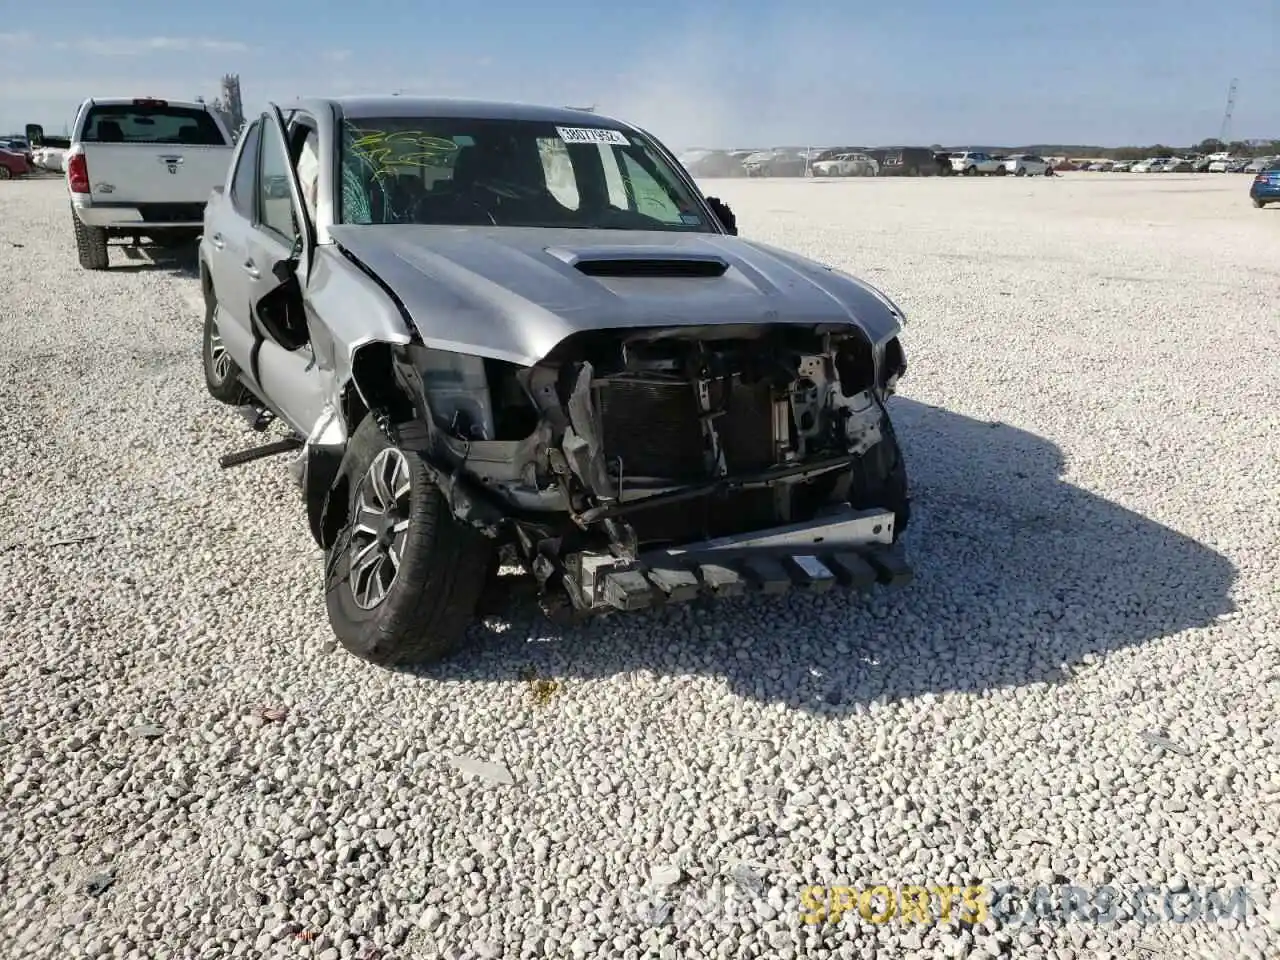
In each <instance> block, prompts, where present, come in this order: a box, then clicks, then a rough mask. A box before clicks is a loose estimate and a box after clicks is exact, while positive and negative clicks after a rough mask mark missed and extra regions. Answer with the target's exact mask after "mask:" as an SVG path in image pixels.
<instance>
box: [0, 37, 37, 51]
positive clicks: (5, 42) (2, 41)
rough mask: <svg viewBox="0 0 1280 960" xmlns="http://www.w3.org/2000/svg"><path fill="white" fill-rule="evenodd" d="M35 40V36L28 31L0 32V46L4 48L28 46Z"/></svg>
mask: <svg viewBox="0 0 1280 960" xmlns="http://www.w3.org/2000/svg"><path fill="white" fill-rule="evenodd" d="M35 42H36V38H35V37H34V36H33V35H31V34H29V33H0V47H4V48H5V49H10V48H13V47H29V46H31V45H32V44H34V43H35Z"/></svg>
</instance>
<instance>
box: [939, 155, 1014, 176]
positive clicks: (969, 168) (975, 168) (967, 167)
mask: <svg viewBox="0 0 1280 960" xmlns="http://www.w3.org/2000/svg"><path fill="white" fill-rule="evenodd" d="M951 169H952V170H954V171H955V172H956V173H959V174H963V175H964V176H966V177H976V176H977V175H978V174H980V173H981V174H990V173H995V172H997V171H1003V170H1004V167H1003V166H1002V165H1001V163H1000V161H999V160H997V159H996V158H995V157H993V156H991V155H990V154H987V153H983V152H981V151H977V150H966V151H964V152H963V153H953V154H952V155H951Z"/></svg>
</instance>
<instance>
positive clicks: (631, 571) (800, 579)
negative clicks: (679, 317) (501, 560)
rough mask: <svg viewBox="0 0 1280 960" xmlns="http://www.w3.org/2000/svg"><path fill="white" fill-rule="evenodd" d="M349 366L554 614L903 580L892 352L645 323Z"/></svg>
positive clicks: (366, 358) (388, 423)
mask: <svg viewBox="0 0 1280 960" xmlns="http://www.w3.org/2000/svg"><path fill="white" fill-rule="evenodd" d="M356 361H357V362H356V363H355V364H354V365H353V371H352V372H353V377H354V380H355V382H356V383H357V384H359V385H361V390H360V392H361V394H362V400H363V402H365V403H367V404H368V408H369V411H370V413H371V414H372V415H374V416H376V417H378V418H379V419H380V421H381V422H382V424H383V427H384V429H385V430H386V431H387V432H388V435H389V436H390V438H391V439H392V441H393V442H395V443H396V444H397V445H398V446H400V447H401V448H404V449H411V450H415V451H417V452H418V453H419V454H420V455H421V456H422V458H423V459H424V461H425V462H426V463H428V464H429V465H430V467H431V469H432V471H433V472H434V475H435V477H436V480H437V483H438V484H439V486H440V489H441V491H442V494H443V496H444V497H445V499H446V501H447V502H448V504H449V505H450V508H451V509H452V510H453V512H454V514H455V516H457V517H458V518H459V520H461V521H462V522H465V523H468V524H471V525H473V526H475V527H477V528H479V529H481V530H483V531H484V532H486V533H487V534H489V535H490V536H493V537H495V538H498V539H499V540H500V541H502V542H503V543H505V544H510V545H512V546H513V547H514V548H515V550H516V552H517V554H518V555H519V557H520V559H521V561H522V562H523V564H524V566H525V567H526V568H527V570H528V571H529V572H531V573H532V574H533V575H534V576H535V577H536V578H537V580H538V582H539V585H540V587H541V592H542V595H543V597H544V599H545V600H546V601H547V602H548V603H549V604H550V605H551V606H552V607H556V606H558V607H559V608H560V609H561V612H568V613H577V614H591V613H602V612H607V611H610V610H635V609H640V608H644V607H647V606H651V605H655V604H661V603H668V602H678V601H682V600H689V599H693V598H694V597H696V596H699V595H707V594H709V595H717V596H724V595H734V594H738V593H742V592H746V591H748V590H753V589H755V590H762V591H764V592H782V591H785V590H787V589H790V588H791V587H803V588H807V589H811V590H824V589H828V588H829V587H831V586H833V585H835V584H842V585H844V586H853V587H864V586H870V585H871V584H873V583H876V582H880V583H893V584H900V583H903V582H906V581H907V580H909V579H910V575H911V572H910V569H909V567H908V566H907V565H906V563H905V561H904V560H903V558H902V555H901V553H900V552H899V551H897V550H895V549H893V547H894V545H895V544H896V542H897V540H898V537H899V535H900V534H901V532H902V530H903V528H904V527H905V525H906V522H907V516H908V493H907V484H906V474H905V469H904V467H903V464H902V460H901V455H900V451H899V449H898V445H897V441H896V437H895V436H894V433H893V427H892V424H891V422H890V420H889V417H888V413H887V411H886V409H885V406H884V401H885V400H886V399H887V397H888V396H889V395H890V394H891V393H892V392H893V390H894V387H895V385H896V382H897V379H898V378H899V377H900V376H901V375H902V373H903V372H904V371H905V366H906V364H905V358H904V356H903V352H902V349H901V345H900V343H899V342H898V340H897V339H896V337H895V338H892V339H889V340H888V341H886V342H884V343H880V344H872V343H870V342H869V341H868V340H867V338H866V337H865V336H864V335H863V333H862V331H861V330H860V329H859V328H857V327H853V326H849V325H831V326H826V327H822V326H815V327H809V328H805V327H796V326H784V325H776V326H775V325H758V324H752V325H742V326H707V327H690V326H679V327H650V328H642V329H626V330H595V331H588V332H583V333H578V334H574V335H572V336H570V337H568V338H567V339H565V340H563V341H562V342H561V343H560V344H559V345H558V346H557V347H556V348H555V349H554V350H553V351H552V352H551V353H550V354H548V355H547V356H546V357H545V358H544V359H543V360H542V361H541V362H539V363H537V364H536V365H534V366H531V367H520V366H516V365H514V364H510V363H506V362H503V361H496V360H491V359H485V358H479V357H473V356H467V355H463V354H456V353H448V352H443V351H439V350H433V349H429V348H427V347H425V346H422V345H421V344H411V345H407V346H399V345H396V346H392V345H385V344H381V345H380V344H374V345H370V346H369V347H366V348H364V349H362V350H361V351H358V352H357V355H356ZM379 368H381V369H379ZM375 384H376V385H379V386H377V387H372V386H371V385H375Z"/></svg>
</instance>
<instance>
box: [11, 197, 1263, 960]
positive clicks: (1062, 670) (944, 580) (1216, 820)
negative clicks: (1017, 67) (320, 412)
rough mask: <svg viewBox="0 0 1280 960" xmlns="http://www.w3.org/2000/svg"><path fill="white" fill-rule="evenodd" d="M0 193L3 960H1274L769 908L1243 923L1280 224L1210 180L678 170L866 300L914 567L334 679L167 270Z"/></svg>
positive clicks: (183, 287) (52, 212)
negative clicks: (888, 303)
mask: <svg viewBox="0 0 1280 960" xmlns="http://www.w3.org/2000/svg"><path fill="white" fill-rule="evenodd" d="M0 187H3V189H0V249H3V250H4V253H3V257H4V261H3V266H4V269H0V329H2V330H3V337H0V411H3V413H2V414H0V424H2V428H0V435H2V436H3V437H4V440H5V443H4V456H3V458H2V459H0V836H3V837H4V838H5V841H4V846H3V853H2V854H0V943H5V944H6V945H11V948H10V950H9V953H12V955H14V956H22V957H28V956H29V957H38V958H55V957H56V958H63V957H77V956H111V957H118V958H144V957H154V956H166V957H167V956H174V957H215V956H233V957H254V958H257V957H283V956H310V957H312V958H321V960H333V958H334V957H339V958H344V960H350V958H355V960H374V958H378V960H400V958H405V957H433V956H434V957H455V958H463V957H467V958H470V957H474V956H506V957H522V958H524V957H536V956H540V955H547V956H557V957H565V956H591V957H607V958H619V960H632V958H639V957H659V958H668V957H669V958H675V957H681V958H701V957H707V958H710V957H730V956H768V957H777V958H788V957H800V956H805V957H810V956H811V957H831V958H835V957H877V956H895V957H897V956H922V957H937V956H950V957H962V956H969V957H995V956H1001V955H1009V954H1013V955H1017V956H1025V957H1028V958H1031V957H1038V958H1042V960H1068V958H1081V960H1083V958H1095V957H1113V958H1119V957H1129V956H1138V955H1145V954H1143V953H1142V952H1141V951H1140V950H1139V947H1143V948H1145V949H1147V950H1148V951H1150V953H1151V955H1160V956H1171V957H1172V956H1178V957H1200V956H1233V957H1234V956H1241V957H1254V956H1256V957H1264V956H1272V955H1274V951H1275V945H1276V942H1277V940H1276V936H1277V933H1276V930H1277V921H1276V919H1275V918H1276V917H1277V916H1280V913H1277V912H1275V910H1274V909H1273V908H1272V909H1271V912H1270V913H1267V914H1262V915H1260V916H1256V917H1253V918H1250V919H1246V920H1244V921H1238V920H1234V919H1230V918H1228V919H1226V920H1218V921H1213V922H1210V921H1208V920H1205V919H1200V920H1197V921H1195V922H1187V923H1173V922H1160V923H1154V924H1148V925H1143V924H1141V923H1139V922H1138V921H1137V920H1136V919H1135V918H1134V917H1135V913H1134V909H1133V907H1132V904H1130V903H1125V904H1123V905H1122V907H1121V908H1120V909H1119V910H1118V912H1117V915H1116V918H1115V919H1113V920H1111V921H1110V922H1105V920H1103V921H1098V922H1094V921H1089V922H1083V921H1078V922H1075V923H1072V924H1067V923H1061V922H1055V921H1039V922H1036V921H1034V920H1033V921H1032V922H1031V923H1023V922H1021V921H1022V918H1021V916H1020V915H1018V916H1013V915H1010V916H1001V917H994V916H993V917H991V918H989V919H988V920H987V922H986V923H984V924H982V925H978V926H974V927H967V926H966V925H965V924H963V923H960V922H959V921H957V920H956V919H955V917H954V916H953V918H952V920H951V921H950V922H949V923H947V924H945V925H943V924H933V925H928V926H925V925H921V926H919V927H913V926H912V925H911V924H907V923H902V922H899V921H898V920H894V921H892V922H889V923H886V924H883V925H872V924H868V923H867V922H865V921H864V920H863V919H862V918H861V917H860V916H859V915H858V913H857V910H856V909H855V910H854V911H852V912H851V913H850V914H849V915H847V916H846V917H845V918H844V920H843V921H842V922H841V923H839V924H827V925H825V926H817V925H807V924H805V923H804V922H803V920H802V918H801V914H802V912H803V911H804V909H805V908H804V907H803V906H802V904H801V903H800V901H799V899H798V898H799V895H800V891H801V890H802V889H803V888H804V887H805V886H806V885H809V884H824V885H849V886H854V887H857V888H865V887H868V886H871V885H874V884H877V883H887V884H890V885H892V886H895V887H900V886H902V885H907V884H926V885H956V886H964V885H971V884H975V883H988V884H990V883H995V882H996V881H1007V882H1009V883H1010V884H1013V885H1014V886H1016V887H1017V888H1019V889H1021V890H1022V891H1023V892H1024V894H1025V893H1028V892H1029V891H1030V890H1031V889H1032V888H1033V887H1034V885H1035V884H1037V883H1038V882H1042V881H1043V882H1050V883H1059V884H1061V883H1069V884H1074V885H1077V886H1080V887H1083V888H1086V889H1088V890H1093V889H1096V888H1097V887H1098V886H1099V885H1102V884H1111V885H1112V886H1114V887H1115V888H1116V889H1118V890H1123V891H1126V892H1132V891H1133V889H1134V888H1136V886H1137V885H1140V884H1151V885H1153V886H1156V887H1158V888H1161V890H1169V891H1177V892H1178V893H1179V895H1182V896H1185V895H1187V894H1188V893H1189V892H1191V891H1204V890H1205V889H1206V888H1213V889H1217V890H1220V891H1229V888H1230V887H1231V885H1233V884H1244V885H1246V886H1247V887H1248V888H1249V890H1250V891H1251V893H1252V894H1253V895H1254V897H1255V900H1256V902H1257V903H1258V904H1259V905H1260V906H1265V905H1266V904H1267V903H1272V904H1273V905H1274V903H1275V902H1277V901H1274V900H1272V899H1271V898H1272V887H1271V886H1270V885H1272V884H1274V878H1275V877H1276V876H1277V874H1278V873H1280V805H1277V803H1276V797H1277V795H1278V794H1280V750H1277V746H1278V743H1277V733H1276V726H1277V725H1276V703H1277V695H1278V694H1280V666H1277V665H1278V664H1280V603H1277V591H1276V584H1277V583H1280V413H1278V412H1277V411H1280V352H1278V351H1277V349H1276V334H1277V330H1278V329H1280V266H1278V264H1280V231H1277V230H1276V226H1277V223H1280V221H1278V220H1277V215H1276V214H1275V213H1273V212H1272V211H1271V210H1265V211H1259V210H1254V209H1253V208H1252V207H1251V206H1250V205H1249V203H1248V201H1247V198H1246V196H1245V191H1246V189H1247V187H1246V178H1241V177H1233V176H1229V175H1222V176H1212V175H1209V176H1181V175H1172V174H1170V175H1159V176H1150V177H1142V176H1141V175H1138V176H1130V175H1115V176H1111V175H1103V174H1099V175H1092V174H1089V175H1085V174H1068V175H1066V176H1064V177H1061V178H1058V179H1049V180H1041V179H1036V180H1013V179H1006V180H1003V181H1001V180H995V179H986V178H983V179H978V180H968V179H956V180H949V179H931V180H901V181H898V180H892V179H875V180H863V181H848V182H834V181H833V182H812V181H798V180H797V181H793V182H776V181H775V182H760V181H732V182H717V183H713V184H708V185H707V188H708V192H709V193H711V194H714V195H719V196H721V197H723V198H725V199H726V200H728V201H729V202H730V203H731V204H732V205H733V207H734V208H735V210H736V212H737V214H738V219H739V224H740V227H741V230H742V233H743V235H744V236H747V237H751V238H756V239H760V240H762V241H765V242H768V243H775V244H779V245H781V246H784V247H788V248H791V249H793V250H796V251H798V252H800V253H803V254H807V255H810V256H813V257H816V258H817V259H819V260H821V261H823V262H826V263H828V264H830V265H832V266H835V267H838V268H840V269H844V270H849V271H851V272H853V273H855V274H858V275H860V276H862V277H864V278H866V279H867V280H869V281H871V282H873V283H875V284H876V285H878V286H880V287H881V288H882V289H884V290H885V291H886V292H887V293H889V294H890V295H891V296H892V297H893V298H894V299H895V300H896V301H897V302H898V303H899V304H901V305H902V306H903V307H904V308H905V310H906V311H907V314H908V317H909V325H908V328H907V331H906V334H905V338H904V343H905V345H906V350H907V357H908V361H909V364H910V368H909V371H908V375H907V377H906V379H905V380H904V382H903V384H902V390H903V393H902V396H900V397H898V398H896V399H895V400H894V401H893V403H892V405H891V409H893V410H894V412H895V418H896V424H897V428H898V433H899V435H900V436H901V438H902V442H903V444H904V446H905V451H906V456H907V462H908V467H909V470H910V475H911V480H912V486H913V489H914V492H915V496H916V502H915V512H914V516H913V522H912V528H911V530H910V531H909V532H908V534H907V542H908V548H909V550H910V552H911V555H912V558H913V560H914V563H915V565H916V568H917V580H916V582H915V583H914V584H913V585H911V586H910V587H909V588H907V589H905V590H903V591H900V592H896V593H874V594H870V595H867V596H865V597H850V596H846V595H843V594H830V595H826V596H822V597H814V598H805V597H793V598H785V599H782V600H773V601H766V600H742V601H736V602H732V603H725V604H723V605H721V606H719V607H718V608H717V609H715V610H712V611H702V610H692V609H690V610H679V611H671V612H669V613H665V614H664V613H654V614H648V615H643V616H636V617H630V618H627V617H621V618H616V619H611V620H607V621H601V622H598V623H594V624H591V625H588V626H585V627H582V628H580V629H578V630H575V631H571V632H566V631H561V630H556V629H553V628H551V627H549V626H547V625H546V624H544V623H542V622H541V621H540V620H532V621H528V622H522V623H520V624H518V625H516V629H508V628H507V627H508V626H509V625H502V626H500V627H493V628H492V629H490V628H488V627H477V630H476V632H475V647H474V649H473V650H471V651H469V652H468V653H466V654H465V655H463V656H460V657H459V658H457V659H456V660H455V661H452V662H451V663H449V664H447V665H443V666H441V667H440V668H438V669H435V670H433V671H431V672H430V676H422V675H415V674H411V673H390V672H385V671H380V670H376V669H373V668H370V667H369V666H367V665H365V664H363V663H361V662H359V661H357V660H355V659H354V658H352V657H350V656H348V655H346V654H345V653H344V652H343V651H342V650H341V649H340V648H338V649H337V650H336V651H335V649H334V646H333V638H332V635H331V634H330V632H329V629H328V625H327V622H326V619H325V612H324V601H323V598H322V595H321V587H320V557H319V554H318V551H317V550H316V549H315V548H314V546H313V544H312V543H311V541H310V539H309V537H308V534H307V532H306V526H305V519H304V517H303V514H302V510H301V506H300V503H299V501H298V498H297V495H296V493H295V491H294V488H293V487H292V485H291V481H290V479H289V477H288V474H287V471H286V469H285V464H284V462H283V461H281V460H268V461H264V462H260V463H255V464H251V465H248V466H245V467H241V468H237V469H236V470H234V471H228V472H225V473H224V472H222V471H220V470H219V469H218V468H217V466H216V460H217V457H218V456H219V455H221V454H223V453H225V452H227V451H229V450H233V449H240V448H242V447H245V446H249V445H251V444H252V443H253V442H255V439H256V438H255V437H254V436H253V435H251V434H250V433H249V431H248V429H247V427H246V426H245V425H244V424H243V423H242V422H241V421H240V420H239V419H238V418H236V417H235V416H234V415H233V414H231V413H229V412H228V411H227V410H226V409H225V408H222V407H220V406H218V405H217V404H216V403H214V402H213V401H212V400H210V399H209V398H208V397H207V396H206V394H205V393H204V389H203V382H202V378H201V370H200V354H199V349H200V324H201V316H200V314H199V312H198V309H197V307H198V298H199V292H200V291H199V282H198V280H197V278H196V277H195V275H194V274H193V273H192V272H191V271H190V270H183V269H179V268H176V267H173V266H171V265H165V264H160V265H152V264H151V263H149V262H148V260H147V258H146V257H145V256H144V257H143V258H142V259H141V260H140V261H139V266H137V267H136V268H134V267H133V266H132V264H131V263H130V261H129V258H128V257H127V255H126V254H125V253H124V252H122V251H113V253H112V264H113V269H111V270H110V271H108V272H105V273H88V272H85V271H82V270H80V269H79V267H78V266H77V265H76V261H75V254H74V247H73V244H72V235H71V224H70V221H69V217H70V214H69V212H68V209H67V201H66V195H65V191H64V187H63V186H62V183H61V181H58V180H55V181H52V182H50V181H38V180H34V181H18V182H10V183H4V184H0ZM13 242H19V243H21V244H22V246H21V247H15V246H12V243H13ZM326 654H329V655H326ZM525 668H529V669H532V670H534V671H536V673H537V675H538V676H542V677H549V678H555V679H557V680H560V681H561V688H560V691H559V693H558V695H557V696H556V697H555V698H554V699H552V700H551V701H550V702H548V703H545V704H537V703H534V702H533V698H530V697H528V696H527V692H526V690H525V685H524V684H523V683H522V682H521V681H520V679H519V677H520V676H521V674H522V671H523V670H524V669H525ZM263 705H270V707H271V711H272V712H271V714H270V715H271V716H272V717H279V719H278V720H275V719H273V720H270V721H267V720H264V718H263V715H262V713H261V708H262V706H263ZM255 711H258V712H255ZM657 880H663V881H668V882H665V883H656V882H654V881H657ZM90 890H93V891H95V892H94V893H92V894H91V893H89V892H88V891H90ZM1152 903H1153V904H1154V906H1153V909H1155V910H1156V911H1157V913H1158V912H1159V910H1160V905H1159V900H1158V897H1157V899H1155V900H1153V901H1152ZM943 927H945V929H943ZM304 931H307V934H306V935H305V936H304V935H303V932H304ZM0 952H3V951H0ZM7 955H9V954H8V953H6V956H7Z"/></svg>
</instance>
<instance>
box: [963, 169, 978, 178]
mask: <svg viewBox="0 0 1280 960" xmlns="http://www.w3.org/2000/svg"><path fill="white" fill-rule="evenodd" d="M964 175H965V176H966V177H976V176H977V175H978V168H977V167H966V168H965V171H964Z"/></svg>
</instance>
